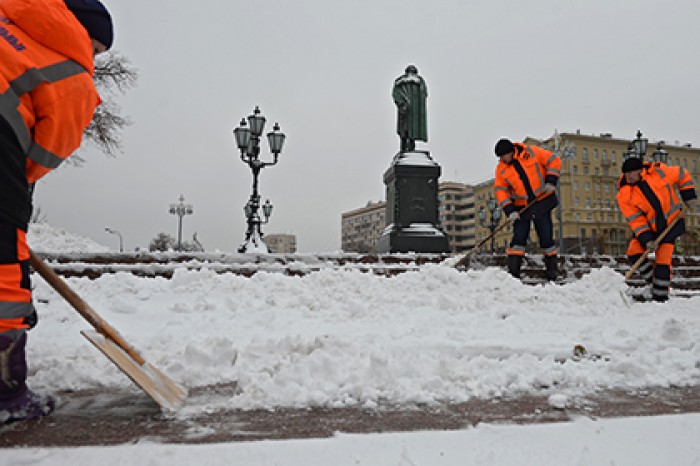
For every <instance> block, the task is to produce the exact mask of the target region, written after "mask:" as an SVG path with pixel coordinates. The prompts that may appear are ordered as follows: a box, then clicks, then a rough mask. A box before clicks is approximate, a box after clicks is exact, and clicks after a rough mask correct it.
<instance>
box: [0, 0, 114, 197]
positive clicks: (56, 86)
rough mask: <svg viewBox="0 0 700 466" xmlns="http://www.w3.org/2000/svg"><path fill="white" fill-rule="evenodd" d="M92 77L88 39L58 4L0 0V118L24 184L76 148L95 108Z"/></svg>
mask: <svg viewBox="0 0 700 466" xmlns="http://www.w3.org/2000/svg"><path fill="white" fill-rule="evenodd" d="M93 72H94V62H93V55H92V45H91V41H90V38H89V36H88V34H87V31H86V30H85V28H84V27H83V26H82V25H81V24H80V23H79V22H78V20H77V19H76V18H75V16H74V15H73V14H72V13H71V12H70V11H69V10H68V8H66V5H65V3H64V1H63V0H0V117H2V118H4V119H5V120H6V121H7V122H8V123H9V124H10V126H11V127H12V129H13V131H14V133H15V134H16V135H17V139H18V140H19V142H20V145H21V146H22V149H23V151H24V153H25V154H26V155H27V181H28V182H29V183H33V182H35V181H36V180H38V179H39V178H41V177H42V176H43V175H45V174H46V173H47V172H49V171H50V170H52V169H54V168H56V167H57V166H58V165H59V164H60V163H61V162H62V161H63V160H64V159H65V158H66V157H68V156H69V155H70V154H71V153H73V151H75V150H76V149H77V148H78V146H80V141H81V138H82V135H83V131H84V130H85V128H86V127H87V126H88V124H89V123H90V120H91V119H92V115H93V113H94V111H95V108H96V107H97V105H99V103H100V98H99V96H98V94H97V91H96V90H95V85H94V83H93V81H92V74H93ZM0 156H2V154H0Z"/></svg>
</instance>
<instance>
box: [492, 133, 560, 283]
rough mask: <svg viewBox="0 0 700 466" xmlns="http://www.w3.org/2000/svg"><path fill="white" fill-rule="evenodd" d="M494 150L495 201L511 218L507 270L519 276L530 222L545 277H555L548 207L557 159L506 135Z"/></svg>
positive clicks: (552, 202) (554, 200) (553, 198)
mask: <svg viewBox="0 0 700 466" xmlns="http://www.w3.org/2000/svg"><path fill="white" fill-rule="evenodd" d="M495 152H496V156H497V157H498V158H499V159H500V160H499V162H498V166H497V167H496V176H495V179H494V189H495V195H496V201H497V202H498V205H499V206H500V207H501V209H503V212H504V213H505V214H506V216H507V217H508V220H509V221H511V222H513V239H512V240H511V242H510V246H509V247H508V248H507V249H506V254H507V255H508V272H509V273H510V274H511V275H513V276H514V277H516V278H519V277H520V268H521V266H522V261H523V257H524V256H525V250H526V247H527V239H528V236H529V235H530V224H531V223H532V224H534V226H535V231H536V232H537V237H538V238H539V242H540V249H542V251H543V253H544V263H545V271H546V275H547V279H549V280H555V279H556V278H557V273H558V270H557V269H558V267H557V261H558V258H557V246H556V243H555V242H554V228H553V226H552V209H554V208H555V207H556V206H557V196H556V194H555V190H556V185H557V182H558V181H559V174H560V172H561V159H560V158H559V157H557V156H556V155H555V154H553V153H552V152H550V151H548V150H546V149H542V148H541V147H537V146H529V145H525V144H523V143H519V142H515V143H514V142H511V141H510V140H508V139H501V140H499V141H498V142H497V143H496V148H495ZM530 204H532V205H530Z"/></svg>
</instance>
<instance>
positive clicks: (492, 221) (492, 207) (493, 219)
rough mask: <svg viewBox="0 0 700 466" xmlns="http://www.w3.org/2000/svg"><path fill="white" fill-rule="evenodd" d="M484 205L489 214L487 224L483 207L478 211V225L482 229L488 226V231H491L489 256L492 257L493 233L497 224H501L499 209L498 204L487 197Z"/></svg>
mask: <svg viewBox="0 0 700 466" xmlns="http://www.w3.org/2000/svg"><path fill="white" fill-rule="evenodd" d="M486 205H487V206H488V209H489V213H490V214H491V215H490V217H489V219H488V222H487V219H486V209H484V206H481V208H480V209H479V223H480V224H481V226H482V227H486V226H488V228H489V230H490V231H491V255H493V253H494V251H495V239H496V238H495V234H494V233H495V232H496V228H498V224H499V223H501V209H499V208H498V204H497V203H496V199H494V198H493V197H489V200H488V201H487V203H486Z"/></svg>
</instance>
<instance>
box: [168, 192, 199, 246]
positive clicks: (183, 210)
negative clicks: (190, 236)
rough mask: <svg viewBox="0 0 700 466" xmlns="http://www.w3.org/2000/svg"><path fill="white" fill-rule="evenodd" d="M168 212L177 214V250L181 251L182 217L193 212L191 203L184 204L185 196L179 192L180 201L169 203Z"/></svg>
mask: <svg viewBox="0 0 700 466" xmlns="http://www.w3.org/2000/svg"><path fill="white" fill-rule="evenodd" d="M170 213H171V214H173V215H177V216H178V223H177V250H178V251H182V217H184V216H185V215H191V214H193V213H194V209H193V208H192V205H191V204H185V196H184V195H182V194H180V202H179V203H178V204H170Z"/></svg>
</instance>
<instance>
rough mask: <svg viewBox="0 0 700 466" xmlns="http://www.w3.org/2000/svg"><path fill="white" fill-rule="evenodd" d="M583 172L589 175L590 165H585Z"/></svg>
mask: <svg viewBox="0 0 700 466" xmlns="http://www.w3.org/2000/svg"><path fill="white" fill-rule="evenodd" d="M583 174H584V175H588V165H586V166H585V167H583Z"/></svg>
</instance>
